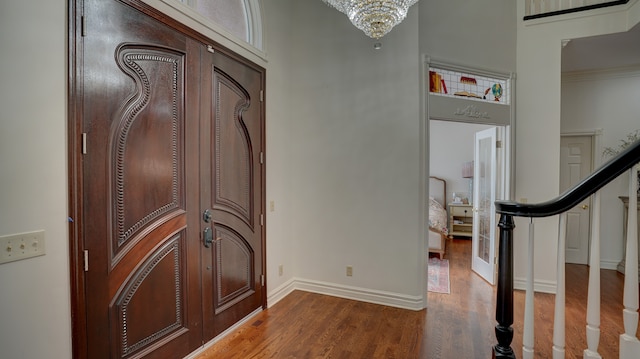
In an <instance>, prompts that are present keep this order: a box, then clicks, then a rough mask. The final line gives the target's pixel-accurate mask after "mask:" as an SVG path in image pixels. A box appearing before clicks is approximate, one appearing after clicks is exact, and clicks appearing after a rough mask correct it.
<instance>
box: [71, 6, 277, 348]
mask: <svg viewBox="0 0 640 359" xmlns="http://www.w3.org/2000/svg"><path fill="white" fill-rule="evenodd" d="M71 13H72V14H71V19H72V20H70V21H72V22H74V23H73V26H70V29H72V33H71V35H70V38H71V39H72V40H71V41H70V45H71V47H72V50H71V51H70V53H71V56H70V59H71V66H70V68H71V71H72V75H71V79H72V80H71V88H70V98H71V102H70V103H71V109H72V110H71V113H72V115H71V120H70V121H71V122H70V124H71V126H70V134H69V135H70V136H71V137H72V138H71V139H70V151H71V155H70V159H71V170H70V173H71V180H70V183H71V192H72V194H71V204H72V207H73V208H74V210H72V212H75V214H76V216H77V219H76V223H75V225H74V226H72V228H73V229H74V230H73V232H74V233H72V238H73V239H74V244H73V246H72V251H71V254H72V274H73V276H72V278H74V282H73V283H72V284H73V289H72V291H73V293H72V296H73V297H74V300H73V301H72V302H73V303H74V308H73V309H74V317H75V319H74V354H75V355H76V356H79V357H87V358H92V359H93V358H134V357H150V358H180V357H183V356H184V355H186V354H188V353H189V352H191V351H193V350H194V349H196V348H197V347H198V346H200V345H202V344H203V343H204V342H206V341H208V340H209V339H211V338H213V337H214V336H215V335H217V334H219V333H221V332H222V331H224V330H225V329H226V328H228V327H229V326H231V325H232V324H234V323H236V322H237V321H238V320H240V319H242V318H243V317H245V316H246V315H247V314H250V313H251V312H253V311H255V310H256V309H258V308H260V307H263V306H264V305H265V303H266V300H265V287H264V277H263V272H264V227H263V223H262V213H263V208H264V168H263V165H262V163H261V162H262V158H263V149H264V105H263V102H262V99H261V98H262V89H263V85H264V70H263V69H262V68H260V67H257V66H255V65H253V64H251V63H248V62H246V61H244V60H242V59H241V58H239V57H236V56H234V55H233V54H231V53H229V52H226V51H225V50H224V49H220V48H216V46H213V47H212V46H208V45H207V44H206V43H205V42H204V41H202V38H197V37H194V36H192V35H193V34H188V33H185V31H184V29H181V27H180V26H176V24H171V23H165V22H166V21H165V20H164V18H163V17H162V16H160V15H159V14H158V13H156V12H154V11H153V10H151V9H148V8H147V7H146V6H144V5H142V4H141V3H138V2H136V1H126V3H125V2H123V1H118V0H77V1H76V2H75V4H74V6H73V9H72V11H71Z"/></svg>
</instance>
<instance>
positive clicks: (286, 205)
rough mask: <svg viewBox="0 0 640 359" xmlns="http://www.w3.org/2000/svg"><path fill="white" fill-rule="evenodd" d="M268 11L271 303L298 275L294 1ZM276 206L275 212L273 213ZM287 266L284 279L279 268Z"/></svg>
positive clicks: (276, 0)
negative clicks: (293, 153)
mask: <svg viewBox="0 0 640 359" xmlns="http://www.w3.org/2000/svg"><path fill="white" fill-rule="evenodd" d="M263 3H264V8H263V16H264V18H263V24H264V31H265V35H266V38H265V44H266V46H267V48H266V51H267V54H268V57H269V62H268V63H267V66H266V68H267V90H266V106H267V114H266V117H267V118H266V121H267V134H266V142H267V151H266V156H267V160H266V165H267V221H266V223H267V292H268V304H269V305H271V304H272V303H273V302H274V301H277V300H279V299H281V295H284V294H286V285H287V284H288V283H290V281H291V280H292V278H293V276H294V274H295V273H294V266H293V260H294V254H293V240H292V235H291V231H292V229H291V228H292V222H293V220H294V219H295V217H294V215H295V212H293V211H292V205H291V201H292V199H291V196H290V190H291V187H292V180H293V177H292V175H291V173H292V171H293V170H294V168H293V167H292V164H291V150H290V148H291V146H290V143H289V138H290V137H291V131H290V129H289V123H290V121H291V119H292V114H291V111H289V108H288V106H289V103H290V99H289V94H290V93H291V79H290V77H289V76H288V75H287V74H288V71H289V69H290V67H291V54H292V51H293V50H294V48H295V47H294V46H293V44H292V43H291V34H292V31H291V26H292V23H291V21H292V17H291V16H289V12H288V9H289V7H290V6H291V4H292V1H291V0H273V1H266V2H263ZM270 202H273V205H274V207H273V209H274V210H273V211H271V210H270V205H269V204H270ZM280 265H282V268H283V273H282V276H281V275H280V274H279V271H278V267H279V266H280Z"/></svg>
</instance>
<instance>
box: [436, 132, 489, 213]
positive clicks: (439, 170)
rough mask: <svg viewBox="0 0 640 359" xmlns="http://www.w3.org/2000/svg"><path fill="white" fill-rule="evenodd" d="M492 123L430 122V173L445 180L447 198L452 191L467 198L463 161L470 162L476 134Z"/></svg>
mask: <svg viewBox="0 0 640 359" xmlns="http://www.w3.org/2000/svg"><path fill="white" fill-rule="evenodd" d="M491 127H493V126H491V125H482V124H476V123H464V122H452V121H437V120H431V121H430V128H429V130H430V132H429V165H430V175H431V176H436V177H440V178H442V179H444V180H446V181H447V199H448V201H451V200H452V199H453V197H452V193H454V192H455V193H456V194H459V196H460V197H469V179H468V178H462V164H463V163H465V162H470V161H473V153H474V145H475V134H476V132H478V131H482V130H484V129H487V128H491Z"/></svg>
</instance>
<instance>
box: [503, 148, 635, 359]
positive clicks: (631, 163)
mask: <svg viewBox="0 0 640 359" xmlns="http://www.w3.org/2000/svg"><path fill="white" fill-rule="evenodd" d="M639 163H640V141H638V142H636V143H634V144H633V145H631V146H630V147H629V148H627V149H626V150H625V151H623V152H622V153H620V154H618V155H617V156H616V157H614V158H613V159H612V160H610V161H609V162H607V163H606V164H605V165H603V166H602V167H600V168H599V169H598V170H596V171H595V172H593V173H592V174H591V175H590V176H588V177H587V178H585V179H584V180H582V181H581V182H580V183H578V184H577V185H575V186H574V187H572V188H570V189H569V190H567V191H566V192H564V193H563V194H562V195H560V196H559V197H557V198H555V199H553V200H550V201H547V202H543V203H537V204H529V203H517V202H510V201H497V202H496V212H497V213H499V214H500V222H499V224H498V227H499V228H500V231H499V244H498V246H499V249H498V256H499V257H498V285H497V297H496V320H497V322H498V324H497V325H496V329H495V331H496V339H497V341H498V344H496V345H495V346H494V347H493V357H494V358H515V357H516V355H515V353H514V351H513V349H512V348H511V341H512V339H513V328H512V324H513V290H514V284H513V283H514V276H513V229H514V228H515V224H514V219H513V218H514V217H529V218H531V219H533V218H537V217H549V216H554V215H559V216H560V218H559V229H558V257H557V289H556V301H555V313H554V334H553V357H554V359H557V358H563V357H564V348H565V323H564V320H565V319H564V317H565V312H564V306H565V303H564V301H565V280H564V274H565V273H564V264H565V253H564V250H565V239H566V228H567V211H568V210H570V209H571V208H573V207H575V206H576V205H577V204H578V203H580V202H581V201H583V200H585V199H587V198H588V197H589V196H592V195H593V219H592V226H591V234H592V237H591V238H592V239H591V244H590V245H591V247H590V258H589V266H590V268H589V288H588V298H587V313H586V333H587V334H586V335H587V346H588V347H587V348H586V349H585V350H584V358H600V354H598V345H599V337H600V329H599V326H600V189H601V188H602V187H604V186H605V185H606V184H608V183H609V182H611V181H613V180H614V179H616V178H617V177H619V176H621V175H623V174H624V173H625V172H628V173H629V177H630V178H629V210H628V216H627V231H626V233H627V237H626V253H625V256H626V257H625V265H626V269H625V279H624V298H623V306H624V309H623V321H624V329H625V333H623V334H622V335H620V342H619V345H620V348H619V350H620V352H619V353H620V356H619V357H620V358H624V359H631V358H634V359H637V358H640V340H638V338H637V337H636V331H637V328H638V307H639V288H638V222H637V221H638V219H637V211H638V177H637V171H639V170H640V168H639V167H636V165H637V164H639ZM533 230H534V227H533V220H532V221H531V224H530V227H529V242H528V255H529V257H528V258H527V261H528V263H527V264H528V266H527V285H526V294H525V310H524V325H523V333H522V335H523V340H522V342H523V349H522V353H523V358H533V356H534V346H533V343H534V340H533V337H534V333H533V292H534V290H533V252H534V250H533V249H534V236H533Z"/></svg>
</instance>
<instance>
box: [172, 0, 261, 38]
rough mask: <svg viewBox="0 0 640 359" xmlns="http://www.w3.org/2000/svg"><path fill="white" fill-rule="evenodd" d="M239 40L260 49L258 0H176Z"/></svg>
mask: <svg viewBox="0 0 640 359" xmlns="http://www.w3.org/2000/svg"><path fill="white" fill-rule="evenodd" d="M176 1H179V2H182V3H184V4H186V5H188V6H189V7H190V8H192V9H193V10H195V11H196V12H197V13H198V14H200V15H202V16H203V17H205V18H206V19H208V20H211V22H213V23H214V24H216V25H219V26H221V27H223V28H224V29H226V30H227V31H229V32H230V33H231V34H233V35H235V36H236V37H238V38H239V39H241V40H244V41H246V42H247V43H249V44H251V45H253V46H254V47H255V48H257V49H260V50H262V23H261V15H260V1H259V0H176Z"/></svg>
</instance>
